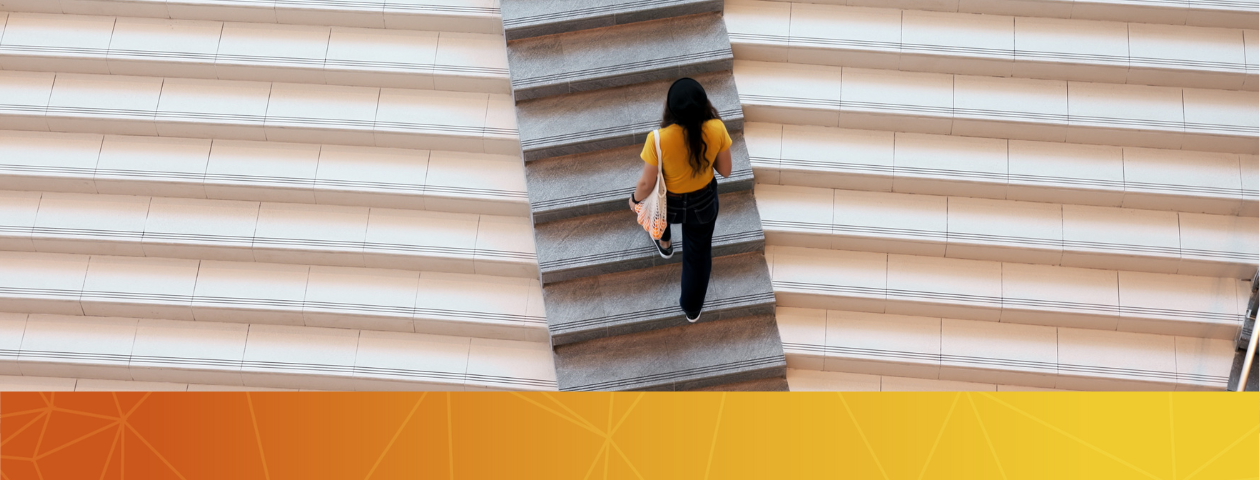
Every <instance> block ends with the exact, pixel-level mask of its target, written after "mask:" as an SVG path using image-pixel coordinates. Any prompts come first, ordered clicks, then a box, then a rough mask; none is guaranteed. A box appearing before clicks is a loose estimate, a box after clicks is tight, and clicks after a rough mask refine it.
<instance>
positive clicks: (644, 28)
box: [508, 14, 734, 101]
mask: <svg viewBox="0 0 1260 480" xmlns="http://www.w3.org/2000/svg"><path fill="white" fill-rule="evenodd" d="M508 62H509V63H510V65H511V66H512V68H511V74H512V89H513V91H514V93H515V94H516V100H517V101H522V100H528V99H532V98H540V97H545V96H551V95H562V94H566V93H572V92H580V91H586V90H597V89H601V88H609V87H617V86H622V85H630V84H634V83H642V82H647V81H654V80H663V79H673V78H677V77H679V76H686V75H694V74H700V73H704V72H711V71H718V70H730V69H731V65H732V64H733V62H734V56H733V54H732V53H731V48H730V42H729V41H728V40H727V34H726V24H725V23H724V22H723V21H722V17H721V16H720V15H717V14H707V15H694V16H687V17H678V18H668V19H662V20H657V21H652V22H643V23H636V24H631V25H622V26H616V27H611V28H604V29H596V30H585V31H579V32H571V33H566V34H563V35H551V36H546V37H535V38H529V39H525V40H518V41H514V42H512V43H509V44H508Z"/></svg>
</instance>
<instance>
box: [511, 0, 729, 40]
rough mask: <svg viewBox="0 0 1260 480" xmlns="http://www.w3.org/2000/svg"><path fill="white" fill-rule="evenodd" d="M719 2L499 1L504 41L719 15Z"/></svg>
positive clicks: (671, 0) (633, 0)
mask: <svg viewBox="0 0 1260 480" xmlns="http://www.w3.org/2000/svg"><path fill="white" fill-rule="evenodd" d="M723 3H724V2H722V1H721V0H503V1H502V2H500V6H499V9H500V12H501V14H502V16H503V31H504V34H505V35H506V36H507V39H508V40H518V39H522V38H529V37H536V36H541V35H553V34H557V33H565V32H574V31H578V30H586V29H592V28H600V27H609V26H613V25H622V24H627V23H634V22H645V21H649V20H656V19H661V18H671V17H679V16H683V15H691V14H697V13H704V12H720V11H722V6H723Z"/></svg>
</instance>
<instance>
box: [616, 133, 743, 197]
mask: <svg viewBox="0 0 1260 480" xmlns="http://www.w3.org/2000/svg"><path fill="white" fill-rule="evenodd" d="M703 130H704V144H705V146H706V148H705V150H704V153H705V155H704V161H705V163H706V167H705V168H704V169H703V170H701V171H700V173H699V174H696V175H694V176H693V175H692V172H691V162H690V161H689V159H690V156H689V155H688V154H687V135H686V133H685V132H684V131H683V128H682V126H679V125H670V126H668V127H665V128H662V129H661V155H662V156H664V157H665V189H666V190H669V191H670V192H673V193H687V192H694V191H696V190H699V189H701V188H704V186H705V185H708V184H709V182H710V181H712V180H713V160H714V159H716V158H717V156H718V154H719V153H722V152H723V151H725V150H727V149H729V148H731V135H730V134H729V133H727V132H726V124H724V123H722V121H721V120H718V119H713V120H709V121H707V122H705V123H704V127H703ZM639 156H640V157H642V158H643V161H644V162H647V163H648V164H649V165H652V166H656V140H655V138H653V134H652V133H648V137H647V143H646V144H644V145H643V153H642V154H640V155H639Z"/></svg>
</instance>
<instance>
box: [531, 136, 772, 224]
mask: <svg viewBox="0 0 1260 480" xmlns="http://www.w3.org/2000/svg"><path fill="white" fill-rule="evenodd" d="M731 139H732V141H733V143H732V144H731V164H732V165H731V167H732V168H731V176H730V177H722V176H720V175H715V177H716V178H717V181H718V192H719V193H723V194H724V193H731V192H739V191H744V190H750V189H752V188H753V184H754V181H753V175H752V168H751V167H750V164H749V157H748V147H747V145H746V144H745V143H744V141H743V135H742V134H741V133H739V132H736V133H733V134H732V135H731ZM639 151H640V150H639V148H637V147H627V148H622V149H616V150H613V151H601V152H595V153H594V154H591V155H589V156H587V155H579V156H573V157H561V158H555V159H549V160H546V161H542V162H531V163H528V164H526V167H525V175H526V178H527V179H528V181H529V184H530V189H529V192H530V195H531V198H530V200H531V202H532V205H531V207H532V211H533V215H534V223H536V224H542V223H547V222H554V221H558V220H564V219H566V218H573V217H580V216H584V215H596V214H601V213H607V212H615V211H618V210H622V209H625V208H627V207H626V197H627V196H629V192H630V190H631V188H633V186H634V185H635V182H637V181H638V179H639V175H640V174H641V172H642V171H643V167H642V166H643V162H642V161H641V160H639V158H638V155H639ZM575 184H576V185H575ZM610 186H618V187H621V188H614V189H608V190H604V191H592V190H596V189H598V188H599V187H610Z"/></svg>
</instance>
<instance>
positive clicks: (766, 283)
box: [543, 253, 774, 345]
mask: <svg viewBox="0 0 1260 480" xmlns="http://www.w3.org/2000/svg"><path fill="white" fill-rule="evenodd" d="M681 275H682V265H680V264H671V265H664V266H659V267H654V268H649V269H640V270H633V271H629V272H621V273H613V274H608V275H600V276H598V277H584V278H579V279H575V280H570V281H567V282H559V283H553V284H550V285H548V286H547V287H545V288H544V289H543V299H544V301H545V302H546V307H547V324H548V327H549V328H550V330H551V342H552V344H553V345H566V344H570V343H575V342H581V341H586V340H592V339H596V338H603V337H610V336H616V335H626V334H631V333H636V332H642V331H646V330H653V329H658V328H667V327H672V326H678V325H687V324H688V323H687V320H686V318H685V316H684V314H683V312H682V310H681V309H680V308H679V307H678V295H679V282H680V280H681ZM773 314H774V290H773V289H772V288H771V285H770V274H769V271H768V270H767V269H766V259H765V256H763V255H762V254H760V253H747V254H742V255H732V256H726V257H719V258H716V259H714V260H713V275H712V277H711V279H710V282H709V290H708V292H707V293H706V295H705V307H704V314H703V315H701V317H700V322H699V323H704V322H714V321H720V320H724V319H728V318H735V317H744V316H749V315H773Z"/></svg>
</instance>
